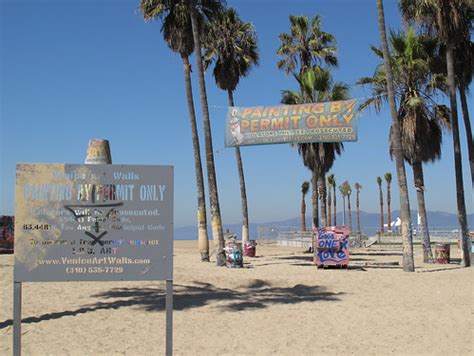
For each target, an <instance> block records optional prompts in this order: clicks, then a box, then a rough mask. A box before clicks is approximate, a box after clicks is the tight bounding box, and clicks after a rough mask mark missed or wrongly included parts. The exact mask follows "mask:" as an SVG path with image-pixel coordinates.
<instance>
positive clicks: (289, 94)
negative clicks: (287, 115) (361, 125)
mask: <svg viewBox="0 0 474 356" xmlns="http://www.w3.org/2000/svg"><path fill="white" fill-rule="evenodd" d="M295 78H296V79H297V80H298V82H299V84H300V91H290V90H284V91H283V92H282V94H283V98H282V100H281V102H282V103H283V104H288V105H294V104H304V103H317V102H325V101H331V100H345V99H347V97H348V87H347V86H346V85H345V84H343V83H333V81H332V78H331V75H330V73H329V71H328V70H326V69H322V68H320V67H317V66H315V67H313V68H311V69H309V70H308V71H306V72H304V73H303V74H302V75H301V76H298V75H295ZM297 146H298V152H299V153H300V155H301V157H302V158H303V163H304V165H305V166H306V167H308V168H309V169H310V170H311V171H312V172H315V173H316V179H317V182H318V195H319V206H320V221H319V223H320V226H327V217H326V212H327V210H326V173H327V172H328V171H329V170H330V169H331V167H332V165H333V164H334V161H335V159H336V156H337V155H340V154H341V152H342V150H343V149H344V146H343V145H342V143H340V142H334V143H326V142H325V143H302V144H297Z"/></svg>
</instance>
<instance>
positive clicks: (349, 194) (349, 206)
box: [346, 181, 352, 231]
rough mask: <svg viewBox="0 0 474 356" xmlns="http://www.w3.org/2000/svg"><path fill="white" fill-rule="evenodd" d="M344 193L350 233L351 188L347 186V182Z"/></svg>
mask: <svg viewBox="0 0 474 356" xmlns="http://www.w3.org/2000/svg"><path fill="white" fill-rule="evenodd" d="M346 182H347V181H346ZM346 191H347V213H348V214H349V229H350V230H351V231H352V210H351V194H352V187H351V185H350V184H349V182H347V187H346Z"/></svg>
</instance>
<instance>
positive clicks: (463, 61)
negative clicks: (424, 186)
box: [454, 12, 474, 188]
mask: <svg viewBox="0 0 474 356" xmlns="http://www.w3.org/2000/svg"><path fill="white" fill-rule="evenodd" d="M472 15H473V16H474V12H472ZM473 16H471V22H472V21H473V20H472V17H473ZM454 58H455V60H456V63H455V68H454V69H455V71H456V79H457V83H458V89H459V96H460V98H461V108H462V113H463V117H464V126H465V128H466V139H467V151H468V154H469V164H470V169H471V185H472V186H473V188H474V144H473V139H472V129H471V119H470V118H469V109H468V107H467V99H466V92H467V91H468V90H469V85H470V84H471V81H472V77H473V75H474V43H473V42H471V41H467V42H466V41H463V43H461V44H458V45H457V46H456V48H455V55H454Z"/></svg>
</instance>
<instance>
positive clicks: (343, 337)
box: [0, 241, 474, 356]
mask: <svg viewBox="0 0 474 356" xmlns="http://www.w3.org/2000/svg"><path fill="white" fill-rule="evenodd" d="M352 252H353V253H352V256H351V262H352V263H353V264H364V263H365V262H369V263H374V262H377V261H378V262H399V263H400V265H401V259H402V257H401V249H400V248H394V249H389V248H383V249H380V248H372V249H361V250H357V251H352ZM415 253H416V270H417V272H415V273H404V272H403V271H402V269H401V266H384V267H378V268H375V267H364V268H363V269H362V268H354V269H349V270H339V269H334V270H333V269H331V270H328V269H325V270H322V269H317V268H316V267H314V265H312V263H311V255H310V254H305V253H303V249H302V248H289V247H276V246H271V245H262V244H260V245H259V246H257V255H258V257H256V258H248V259H246V261H245V264H244V267H245V268H242V269H228V268H218V267H216V266H215V265H214V264H210V263H201V262H200V261H199V253H198V252H197V241H176V242H175V260H174V263H175V267H174V283H175V289H174V292H175V294H174V306H175V312H174V347H173V349H174V354H175V355H195V356H197V355H217V354H219V355H321V354H333V355H342V354H356V355H375V354H378V355H382V354H383V355H386V354H400V355H402V354H403V355H407V354H417V355H422V354H430V355H472V353H473V350H474V347H473V335H474V334H473V333H474V327H473V306H474V298H473V288H472V287H473V269H472V268H467V269H462V268H460V267H459V265H458V264H453V263H452V264H449V265H431V264H423V263H421V250H420V249H419V248H416V249H415ZM451 257H455V258H456V257H457V258H459V257H460V256H459V252H458V251H457V249H456V248H452V249H451ZM12 275H13V257H12V256H6V255H1V256H0V355H11V354H12V331H13V327H12V318H13V313H12V289H13V288H12V285H13V280H12ZM22 316H23V324H22V333H23V336H22V350H23V354H24V355H81V356H82V355H158V354H164V348H165V346H164V340H165V318H164V316H165V313H164V282H120V283H118V282H105V283H104V282H86V283H84V282H82V283H81V282H68V283H66V282H63V283H24V284H23V315H22Z"/></svg>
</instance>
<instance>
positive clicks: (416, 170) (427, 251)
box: [412, 162, 433, 263]
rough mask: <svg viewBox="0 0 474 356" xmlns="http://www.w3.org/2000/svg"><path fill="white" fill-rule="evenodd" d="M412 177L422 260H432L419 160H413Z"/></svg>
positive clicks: (423, 185)
mask: <svg viewBox="0 0 474 356" xmlns="http://www.w3.org/2000/svg"><path fill="white" fill-rule="evenodd" d="M412 167H413V178H414V180H415V190H416V199H417V201H418V214H419V215H420V235H421V241H422V245H423V262H425V263H428V262H430V261H431V260H433V253H432V252H431V241H430V232H429V230H428V217H427V214H426V206H425V181H424V178H423V166H422V163H421V162H413V166H412Z"/></svg>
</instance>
